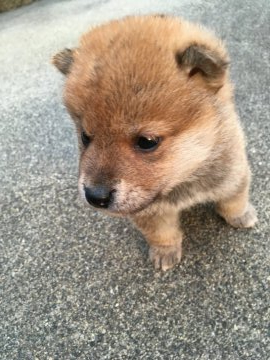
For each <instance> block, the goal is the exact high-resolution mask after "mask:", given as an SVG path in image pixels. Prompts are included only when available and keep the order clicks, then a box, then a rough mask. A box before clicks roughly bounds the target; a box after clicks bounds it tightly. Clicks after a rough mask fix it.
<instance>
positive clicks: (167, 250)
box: [149, 245, 182, 271]
mask: <svg viewBox="0 0 270 360" xmlns="http://www.w3.org/2000/svg"><path fill="white" fill-rule="evenodd" d="M181 255H182V249H181V246H179V245H177V246H151V247H150V249H149V258H150V260H151V261H152V263H153V265H154V268H155V270H162V271H166V270H168V269H171V268H173V267H174V266H175V265H176V264H178V263H179V262H180V260H181Z"/></svg>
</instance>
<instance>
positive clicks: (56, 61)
mask: <svg viewBox="0 0 270 360" xmlns="http://www.w3.org/2000/svg"><path fill="white" fill-rule="evenodd" d="M73 55H74V50H71V49H64V50H62V51H60V52H59V53H57V54H55V55H54V56H53V58H52V63H53V65H54V66H55V67H57V69H58V70H59V71H61V73H62V74H64V75H67V74H68V73H69V72H70V68H71V65H72V63H73V60H74V59H73Z"/></svg>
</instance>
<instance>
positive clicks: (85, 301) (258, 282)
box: [0, 0, 270, 360]
mask: <svg viewBox="0 0 270 360" xmlns="http://www.w3.org/2000/svg"><path fill="white" fill-rule="evenodd" d="M150 12H166V13H171V14H174V15H181V16H183V17H186V18H187V19H190V20H195V21H200V22H202V23H204V24H206V25H208V26H209V27H211V28H212V29H214V30H215V31H216V32H217V33H218V34H219V35H220V36H221V37H222V38H223V39H225V40H226V42H227V45H228V48H229V52H230V55H231V60H232V65H231V73H232V78H233V81H234V83H235V86H236V103H237V108H238V111H239V113H240V116H241V118H242V122H243V126H244V128H245V130H246V134H247V139H248V154H249V158H250V162H251V166H252V170H253V174H254V180H253V187H252V199H253V202H254V204H255V206H256V207H257V209H258V213H259V219H260V222H259V224H258V225H257V226H256V228H255V229H254V230H234V229H232V228H230V227H229V226H228V225H226V224H225V223H224V222H223V221H222V220H221V219H220V218H219V217H218V216H217V215H216V214H215V213H214V212H213V209H212V208H211V207H205V206H199V207H196V208H194V209H192V210H190V211H187V212H185V213H184V215H183V219H182V222H183V227H184V229H185V233H186V237H185V242H184V258H183V261H182V263H181V265H180V266H179V267H177V268H175V269H174V270H173V271H170V272H167V273H156V272H155V271H154V270H153V269H152V266H151V264H150V263H149V262H148V260H147V246H146V244H145V242H144V240H143V238H142V236H141V235H140V233H139V232H138V231H137V230H136V229H134V228H133V227H132V225H131V224H130V223H129V222H128V221H127V220H124V219H115V218H108V217H106V216H105V215H102V214H101V213H98V212H95V211H94V210H92V209H89V208H86V207H84V205H83V204H82V203H81V202H80V200H79V198H78V194H77V154H76V151H77V150H76V139H75V134H74V132H73V126H72V123H71V122H70V120H69V118H68V115H67V114H66V112H65V110H64V107H63V105H61V87H62V84H63V79H62V77H61V75H60V74H59V73H57V72H56V71H55V69H54V68H53V67H52V66H51V65H50V64H49V59H50V56H51V55H52V54H54V52H56V51H57V50H59V49H62V48H63V47H66V46H73V45H75V44H76V42H77V39H78V36H79V35H80V34H81V33H82V32H83V31H85V30H86V29H87V28H88V27H89V26H92V25H94V24H97V23H100V22H102V21H105V20H108V19H111V18H117V17H120V16H123V15H126V14H138V13H150ZM269 19H270V2H269V0H257V1H254V0H245V1H244V0H237V1H235V0H227V1H224V0H222V1H221V0H213V1H203V0H194V1H188V0H182V1H180V0H170V1H165V0H164V1H162V0H160V1H154V0H152V1H143V0H137V1H133V0H100V1H97V0H77V1H75V0H66V1H60V0H59V1H51V0H47V1H38V2H36V3H34V4H32V5H30V6H26V7H23V8H20V9H17V10H15V11H12V12H8V13H4V14H1V15H0V44H1V46H0V118H1V120H0V140H1V141H0V185H1V193H0V206H1V215H0V216H1V222H0V239H1V240H0V247H1V248H0V266H1V269H0V314H1V315H0V359H1V360H4V359H7V360H13V359H20V360H26V359H27V360H28V359H29V360H30V359H31V360H32V359H33V360H34V359H35V360H41V359H48V360H49V359H65V360H69V359H166V360H167V359H184V360H189V359H192V360H193V359H198V360H208V359H213V360H219V359H222V360H224V359H225V360H226V359H230V360H237V359H243V360H244V359H248V360H250V359H251V360H253V359H254V360H255V359H256V360H257V359H260V360H268V359H269V357H270V337H269V336H270V335H269V318H270V311H269V307H270V306H269V305H270V303H269V281H270V268H269V264H270V262H269V260H270V256H269V246H268V243H269V215H270V214H269V213H270V209H269V208H270V186H269V174H270V169H269V158H270V151H269V148H270V146H269V144H270V132H269V117H270V98H269V97H270V96H269V93H270V92H269V87H270V70H269V63H270V60H269V49H270V20H269Z"/></svg>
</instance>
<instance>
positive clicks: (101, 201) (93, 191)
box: [84, 186, 115, 209]
mask: <svg viewBox="0 0 270 360" xmlns="http://www.w3.org/2000/svg"><path fill="white" fill-rule="evenodd" d="M114 192H115V190H111V189H109V188H107V187H106V186H93V187H85V186H84V193H85V198H86V200H87V202H88V203H89V204H90V205H92V206H94V207H96V208H103V209H107V208H108V207H109V206H110V204H112V202H113V193H114Z"/></svg>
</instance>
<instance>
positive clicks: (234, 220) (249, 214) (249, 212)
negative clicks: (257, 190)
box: [224, 204, 258, 228]
mask: <svg viewBox="0 0 270 360" xmlns="http://www.w3.org/2000/svg"><path fill="white" fill-rule="evenodd" d="M224 218H225V220H226V221H227V223H228V224H230V225H231V226H233V227H235V228H252V227H253V226H254V225H255V224H256V222H257V221H258V218H257V212H256V210H255V208H254V207H253V206H252V205H251V204H248V207H247V209H246V211H245V212H244V214H243V215H241V216H237V217H228V216H227V217H224Z"/></svg>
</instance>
